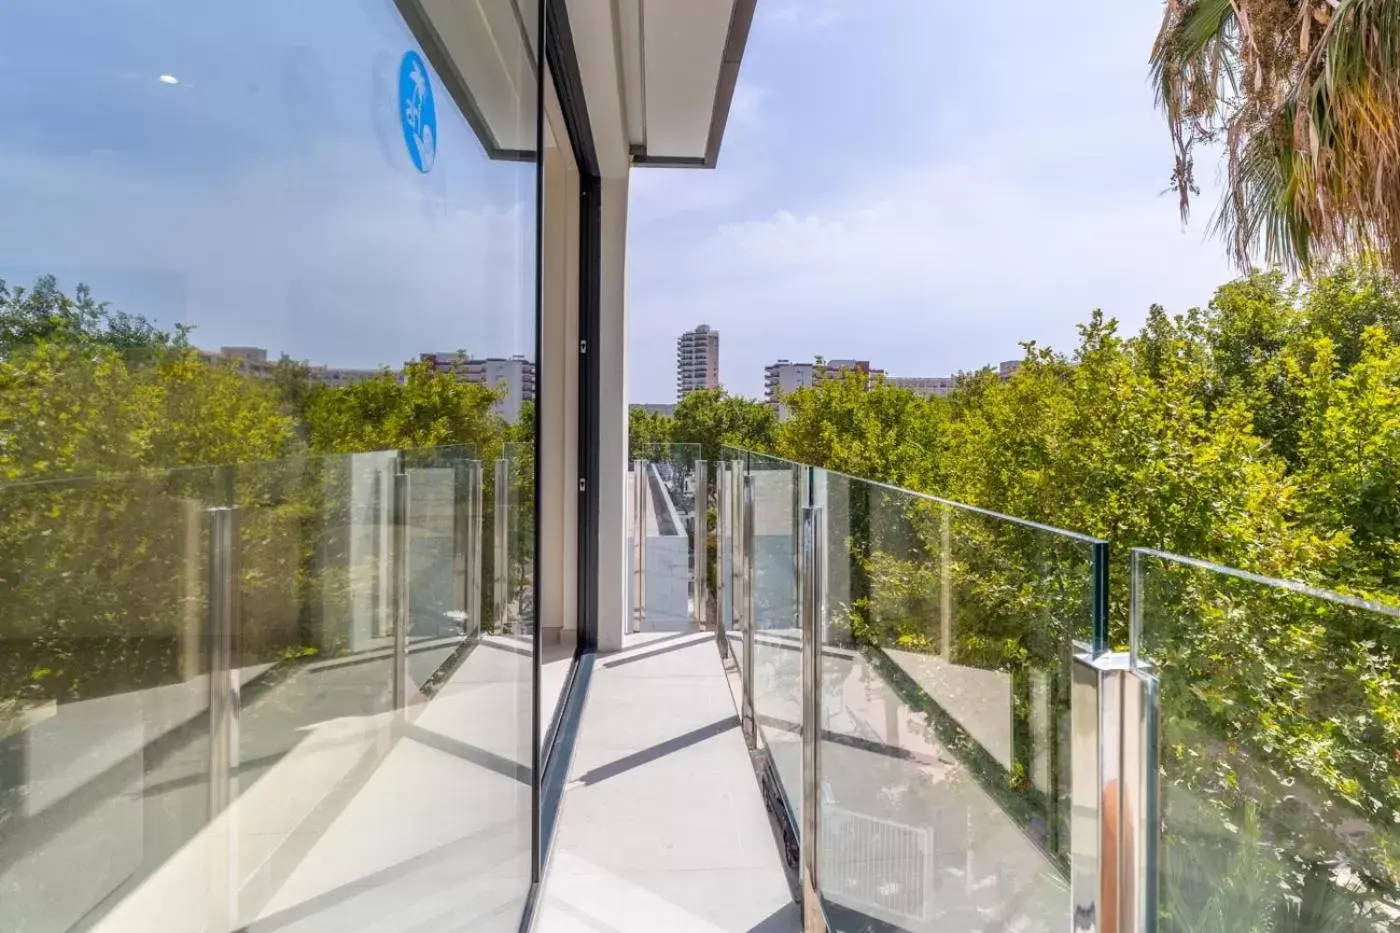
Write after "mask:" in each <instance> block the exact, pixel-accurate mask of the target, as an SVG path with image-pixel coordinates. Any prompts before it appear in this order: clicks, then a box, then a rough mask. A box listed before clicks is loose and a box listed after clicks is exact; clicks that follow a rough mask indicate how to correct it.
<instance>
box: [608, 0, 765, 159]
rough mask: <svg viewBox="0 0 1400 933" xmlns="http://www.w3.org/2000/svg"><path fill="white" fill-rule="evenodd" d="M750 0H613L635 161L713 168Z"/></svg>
mask: <svg viewBox="0 0 1400 933" xmlns="http://www.w3.org/2000/svg"><path fill="white" fill-rule="evenodd" d="M755 2H756V0H614V6H615V8H616V11H617V20H618V42H619V45H620V51H621V56H620V57H621V62H622V74H621V84H622V96H623V103H624V113H625V116H626V121H627V141H628V144H629V149H630V151H631V154H632V161H633V162H634V163H636V164H639V165H648V164H649V165H681V166H687V165H688V166H696V167H713V166H714V165H715V163H716V161H717V160H718V158H719V149H720V143H721V141H722V140H723V138H724V128H725V124H726V123H727V122H728V119H729V105H730V102H731V101H732V100H733V97H734V85H735V82H736V81H737V80H738V77H739V63H740V61H741V59H742V58H743V54H744V46H745V44H746V43H747V41H748V35H749V26H750V24H751V23H752V21H753V12H754V6H755Z"/></svg>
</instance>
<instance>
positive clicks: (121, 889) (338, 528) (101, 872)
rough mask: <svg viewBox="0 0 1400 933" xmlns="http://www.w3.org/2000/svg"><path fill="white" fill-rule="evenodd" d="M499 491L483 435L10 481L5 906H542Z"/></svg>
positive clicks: (228, 911) (2, 606)
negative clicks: (448, 877) (426, 889)
mask: <svg viewBox="0 0 1400 933" xmlns="http://www.w3.org/2000/svg"><path fill="white" fill-rule="evenodd" d="M502 462H507V461H502ZM503 472H504V473H505V475H506V476H508V477H509V476H512V475H513V474H512V472H511V471H510V470H509V469H507V470H505V471H503ZM494 492H495V490H494V488H493V482H492V480H491V470H490V469H489V467H488V469H486V470H483V464H482V463H481V461H480V460H478V459H477V458H476V455H475V452H474V451H473V450H472V449H470V448H466V447H454V448H442V449H437V450H429V451H402V452H398V451H387V452H380V453H367V454H355V455H346V456H332V457H306V458H300V459H293V460H286V461H277V462H266V463H248V464H239V465H237V466H221V467H197V468H184V469H178V470H171V471H168V472H152V473H140V474H133V475H122V476H112V477H106V476H104V477H90V478H80V479H60V480H54V481H48V482H30V483H18V484H11V485H8V486H4V487H0V516H3V521H2V522H0V528H3V530H0V578H3V579H4V580H5V581H6V594H7V598H6V599H5V600H4V602H3V603H0V659H3V660H0V762H3V763H4V767H3V770H2V771H0V929H4V930H6V931H23V933H29V931H48V930H67V929H89V928H90V929H109V928H110V929H151V930H157V929H160V930H165V929H170V930H174V929H216V930H220V931H224V930H234V929H240V928H244V927H248V926H250V925H251V927H252V928H256V927H257V926H258V925H259V923H263V922H265V923H267V924H270V925H280V924H285V923H288V922H291V921H292V920H295V919H297V918H300V917H305V916H310V915H312V914H314V915H316V916H317V917H318V922H327V923H331V922H336V920H335V918H337V917H339V918H341V920H346V921H347V922H348V918H350V917H351V916H352V915H353V916H354V917H355V918H356V919H355V923H356V924H359V923H362V922H364V921H365V920H366V918H368V917H372V916H388V915H389V914H390V913H396V915H397V912H401V911H402V910H404V909H405V905H406V904H411V903H415V902H419V903H421V900H420V899H419V898H416V897H414V896H409V894H408V888H409V887H412V886H413V885H415V884H417V883H418V882H419V881H420V880H421V877H422V875H421V873H422V871H429V870H430V871H431V872H433V873H438V872H444V871H448V872H451V873H453V874H454V875H455V876H456V877H455V880H454V881H453V883H452V884H451V885H445V886H439V888H438V894H437V895H435V897H437V898H438V900H441V898H443V897H450V899H451V900H452V902H453V904H454V905H456V907H457V908H460V910H462V911H465V912H466V913H467V914H472V913H473V912H480V913H478V914H477V915H484V914H485V913H491V912H494V911H499V910H503V909H505V908H506V907H507V905H509V904H512V903H514V904H517V907H516V909H517V911H518V903H519V902H521V901H522V900H523V898H524V896H525V894H526V891H527V889H528V885H529V882H530V859H531V845H530V840H531V773H530V762H531V757H530V753H529V752H530V747H529V743H530V739H531V717H532V697H531V655H530V652H529V650H528V646H527V647H525V648H521V647H520V646H519V645H517V644H516V642H517V640H518V639H519V638H520V635H521V632H520V631H518V630H516V629H513V628H510V627H509V626H507V627H505V628H502V627H500V625H499V620H497V619H495V618H493V617H492V616H490V615H488V614H487V612H486V606H485V605H484V603H485V600H486V599H487V598H489V597H488V596H487V594H486V592H485V589H484V587H483V585H482V577H483V574H484V573H490V572H492V568H491V563H490V558H489V557H488V554H487V553H486V552H487V551H488V549H487V548H484V547H483V545H484V543H485V540H484V535H483V528H484V527H490V525H489V524H488V523H489V522H490V520H491V516H488V515H485V514H484V510H483V509H482V504H483V502H490V501H492V498H493V494H494ZM506 499H507V501H509V499H510V497H509V496H507V497H506ZM527 501H528V500H527ZM506 550H507V551H509V548H507V549H506ZM522 564H523V562H522V561H519V560H516V561H515V562H514V564H513V565H512V569H511V572H510V575H509V576H510V578H511V579H518V578H521V577H523V576H527V575H528V571H521V570H520V567H521V566H522ZM513 598H514V597H512V599H513ZM517 602H518V600H517ZM515 618H517V619H518V618H519V615H517V616H516V617H515ZM518 628H519V627H518ZM526 628H527V626H526ZM527 645H528V642H527ZM447 800H452V801H455V803H454V804H453V805H452V806H448V807H444V806H443V805H442V803H443V801H447ZM415 866H417V867H415ZM405 886H408V887H405ZM448 906H449V905H447V904H446V903H445V902H443V903H439V904H438V905H437V908H432V907H430V905H426V904H425V905H424V908H425V909H447V907H448Z"/></svg>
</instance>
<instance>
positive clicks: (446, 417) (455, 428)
mask: <svg viewBox="0 0 1400 933" xmlns="http://www.w3.org/2000/svg"><path fill="white" fill-rule="evenodd" d="M500 397H501V396H500V392H499V391H498V390H495V389H491V388H488V387H486V386H483V385H478V384H474V383H467V382H462V381H461V380H459V379H457V378H456V377H455V376H453V375H451V374H449V373H436V372H434V371H433V370H432V369H431V368H430V367H428V366H427V365H426V364H420V363H414V364H411V365H409V366H408V367H406V368H405V370H404V374H403V379H402V381H400V380H399V379H398V378H397V377H395V376H394V374H392V373H389V372H384V373H381V374H380V375H379V376H377V377H375V378H374V379H369V380H366V381H365V382H361V383H357V384H356V385H353V386H346V387H345V388H342V389H328V388H318V389H316V390H314V391H313V393H312V395H311V398H310V400H309V401H308V403H307V415H306V417H307V422H308V433H309V436H310V439H311V449H312V450H313V451H314V452H316V453H350V452H354V451H362V450H396V449H401V448H425V447H441V446H444V445H450V444H472V445H474V446H475V447H476V448H477V451H478V453H479V455H480V456H481V458H482V459H483V460H491V459H494V458H495V457H497V456H499V455H500V453H499V452H500V446H501V441H502V437H503V432H504V428H505V426H504V425H503V424H502V422H501V420H500V419H499V418H497V417H496V415H495V414H494V413H493V412H492V407H493V406H494V405H495V404H496V402H497V401H498V400H499V399H500Z"/></svg>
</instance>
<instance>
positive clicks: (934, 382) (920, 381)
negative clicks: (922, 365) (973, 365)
mask: <svg viewBox="0 0 1400 933" xmlns="http://www.w3.org/2000/svg"><path fill="white" fill-rule="evenodd" d="M957 384H958V380H957V379H956V378H954V377H952V376H887V377H886V378H885V385H887V386H892V387H893V388H896V389H908V390H909V391H911V392H913V393H914V394H915V395H922V396H924V397H925V398H930V397H935V396H936V397H939V398H942V397H943V396H946V395H947V394H948V393H950V392H952V391H953V389H954V388H955V387H956V386H957Z"/></svg>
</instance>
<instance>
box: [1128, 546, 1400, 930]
mask: <svg viewBox="0 0 1400 933" xmlns="http://www.w3.org/2000/svg"><path fill="white" fill-rule="evenodd" d="M1132 607H1133V612H1132V615H1133V660H1134V663H1135V664H1137V665H1139V666H1141V667H1142V668H1143V669H1144V670H1146V671H1149V672H1150V673H1151V674H1152V675H1154V676H1155V677H1156V678H1157V679H1158V681H1159V683H1160V695H1161V713H1160V720H1161V746H1160V761H1159V762H1158V763H1157V767H1156V768H1155V769H1154V771H1155V772H1156V773H1157V775H1158V781H1159V793H1160V801H1161V820H1162V824H1161V837H1160V844H1159V850H1158V852H1157V854H1156V859H1155V871H1154V873H1153V877H1152V879H1150V880H1151V883H1152V887H1153V888H1155V892H1154V893H1155V901H1156V904H1155V911H1154V913H1155V918H1156V920H1157V927H1156V928H1157V929H1158V930H1161V931H1163V933H1184V931H1197V930H1221V931H1234V930H1298V931H1302V930H1308V931H1323V933H1333V931H1336V933H1362V931H1367V933H1371V931H1379V930H1392V929H1396V928H1397V927H1400V688H1398V687H1397V678H1400V606H1396V605H1394V604H1390V603H1380V602H1375V601H1370V600H1366V599H1361V598H1357V597H1354V596H1347V595H1343V594H1340V593H1335V592H1330V591H1327V590H1323V589H1318V588H1314V587H1309V586H1305V585H1301V584H1298V583H1292V582H1288V581H1284V580H1275V579H1269V578H1266V577H1261V576H1257V575H1254V574H1249V573H1244V572H1242V571H1239V570H1234V569H1231V568H1228V567H1222V566H1217V565H1214V564H1209V563H1205V562H1202V561H1197V560H1192V559H1190V558H1187V557H1181V556H1179V555H1174V554H1163V553H1159V552H1155V551H1146V550H1140V551H1135V552H1133V590H1132Z"/></svg>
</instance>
